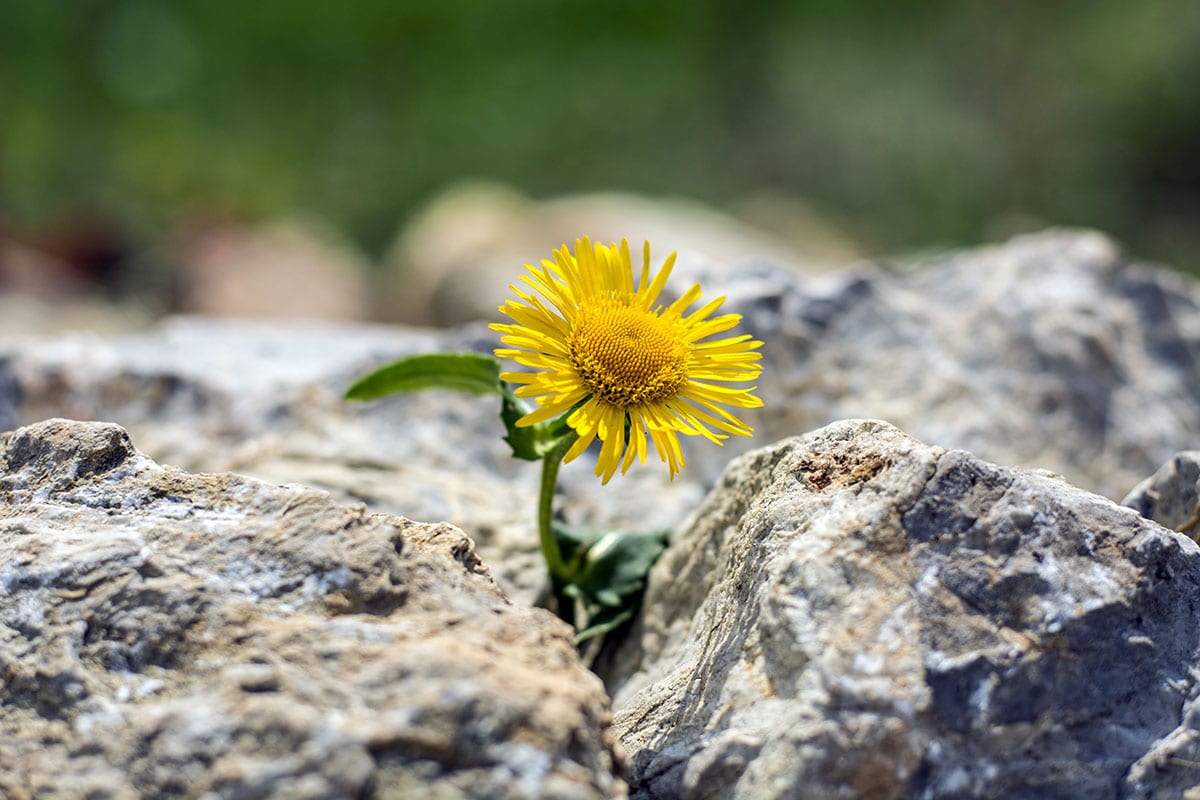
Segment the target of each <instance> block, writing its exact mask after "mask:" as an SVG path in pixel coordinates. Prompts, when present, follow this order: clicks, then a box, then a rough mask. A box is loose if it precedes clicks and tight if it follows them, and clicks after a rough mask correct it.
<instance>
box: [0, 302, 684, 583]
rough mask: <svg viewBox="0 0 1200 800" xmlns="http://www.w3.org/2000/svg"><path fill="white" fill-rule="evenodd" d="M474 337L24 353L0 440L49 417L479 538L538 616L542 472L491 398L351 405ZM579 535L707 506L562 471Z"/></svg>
mask: <svg viewBox="0 0 1200 800" xmlns="http://www.w3.org/2000/svg"><path fill="white" fill-rule="evenodd" d="M491 344H492V339H491V336H490V334H489V333H487V332H485V331H484V330H482V329H479V328H468V329H464V330H461V331H455V332H448V333H447V332H439V331H429V330H421V329H415V328H384V327H372V326H352V325H318V324H312V323H288V324H284V323H262V322H245V321H236V320H212V319H206V318H198V317H178V318H174V319H172V320H169V321H167V322H165V323H164V324H162V325H160V326H158V327H156V328H152V329H150V330H147V331H143V332H139V333H135V334H129V335H125V336H119V337H111V338H110V337H99V336H81V335H72V336H63V337H57V338H51V339H30V340H27V341H24V342H21V343H19V344H15V345H11V346H9V347H8V348H6V349H5V348H0V430H5V429H12V428H15V427H18V426H20V425H24V424H28V423H30V422H34V421H37V420H41V419H45V418H48V417H69V418H73V419H104V420H110V421H114V422H117V423H120V424H121V425H122V426H124V427H125V428H127V429H128V430H129V431H130V433H131V435H132V436H133V438H134V440H135V441H137V442H138V446H139V447H140V448H141V449H142V450H144V451H145V452H146V453H148V454H150V455H151V456H152V457H153V458H155V459H156V460H158V461H159V462H161V463H165V464H172V465H176V466H179V467H182V468H184V469H187V470H189V471H193V472H225V471H235V472H238V473H241V474H246V475H253V476H255V477H259V478H263V479H265V480H269V481H276V482H298V483H304V484H307V485H309V486H315V487H319V488H321V489H325V490H327V491H329V492H330V493H332V494H333V495H334V496H335V497H336V498H338V499H339V500H341V501H343V502H364V503H366V504H367V505H368V506H369V507H370V508H372V509H373V510H376V511H382V512H385V513H390V514H396V515H400V516H404V517H408V518H410V519H418V520H424V521H430V522H440V521H445V522H450V523H452V524H454V525H457V526H459V527H462V528H463V529H465V530H468V531H470V534H471V537H472V538H473V539H474V541H475V542H476V544H477V546H478V549H479V553H480V555H481V557H482V558H483V560H484V561H485V562H486V563H487V564H488V565H489V566H490V567H491V568H492V570H493V576H494V577H495V578H496V579H497V581H498V582H499V583H500V584H501V586H502V587H503V588H504V590H505V591H506V592H507V593H508V594H509V595H510V596H512V597H513V598H514V599H516V600H518V601H520V602H523V603H525V604H531V603H532V602H533V601H534V599H535V598H536V597H537V595H538V593H539V592H540V591H541V589H542V586H543V584H544V576H545V567H544V566H543V564H542V561H541V555H540V554H539V553H538V551H537V536H536V518H535V508H536V501H537V492H538V476H539V472H538V465H536V464H531V463H529V462H524V461H516V460H514V459H513V458H512V456H511V454H510V451H509V448H508V446H507V445H506V444H504V442H503V441H502V440H501V436H502V435H503V426H502V424H501V422H500V419H499V402H498V401H497V400H496V399H495V398H494V397H484V398H479V397H471V396H467V395H463V394H458V393H454V392H440V391H431V392H422V393H418V394H412V395H404V396H397V397H392V398H388V399H385V400H382V401H378V402H374V403H365V404H364V403H348V402H346V401H344V400H342V394H343V392H344V391H345V389H346V387H347V386H349V385H350V384H351V382H353V380H354V379H355V378H357V377H358V376H360V375H362V374H364V373H365V372H367V371H369V370H371V369H373V368H375V367H377V366H379V365H381V364H384V363H386V362H388V361H391V360H394V359H397V358H401V357H403V356H406V355H411V354H414V353H424V352H439V351H461V350H470V351H477V352H487V351H488V350H489V348H490V346H491ZM562 477H563V481H564V484H565V486H566V487H567V488H566V496H565V497H564V501H563V507H564V508H565V511H566V513H567V515H568V517H569V518H570V519H571V521H573V522H575V523H577V524H582V523H585V522H594V523H596V524H610V525H614V526H646V527H648V528H652V529H657V528H669V527H672V526H673V525H675V524H676V523H677V522H678V521H679V520H681V519H682V518H683V517H684V516H686V514H687V512H688V510H690V509H691V508H694V507H695V505H696V503H698V502H699V500H700V498H701V497H702V496H703V492H704V490H703V487H702V486H700V485H699V484H698V483H696V482H689V481H675V482H674V483H670V482H668V480H667V474H666V470H665V468H663V469H646V470H643V471H642V474H641V477H640V479H639V480H636V481H634V480H629V481H625V482H624V486H623V488H622V490H621V491H620V492H614V491H611V490H605V489H604V488H603V487H601V486H600V485H599V481H597V480H596V479H595V478H593V477H592V475H591V469H590V468H589V467H587V466H586V465H584V464H575V465H569V466H568V467H567V468H565V469H564V470H563V472H562Z"/></svg>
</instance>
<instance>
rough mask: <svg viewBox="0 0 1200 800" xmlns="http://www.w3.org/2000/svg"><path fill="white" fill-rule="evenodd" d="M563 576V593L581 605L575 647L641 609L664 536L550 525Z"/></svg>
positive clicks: (664, 542) (664, 545)
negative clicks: (582, 616)
mask: <svg viewBox="0 0 1200 800" xmlns="http://www.w3.org/2000/svg"><path fill="white" fill-rule="evenodd" d="M554 534H555V538H556V540H557V542H558V546H559V549H560V551H561V552H562V554H563V560H564V561H565V562H566V566H567V576H566V577H565V578H564V579H563V583H564V586H563V594H565V595H567V596H568V597H572V598H574V599H576V600H578V601H580V602H581V603H582V604H583V610H584V613H585V614H586V617H585V622H584V623H583V624H582V625H581V626H580V628H579V630H578V631H577V633H576V634H575V642H576V644H581V643H583V642H585V641H587V640H588V639H591V638H593V637H596V636H599V635H601V634H604V633H608V632H609V631H611V630H613V629H614V628H616V627H618V626H620V625H621V624H622V623H624V622H626V621H627V620H629V619H631V618H632V617H633V615H634V614H635V613H636V612H637V609H638V606H639V605H640V604H641V600H642V593H643V592H644V590H645V588H646V574H647V573H648V572H649V571H650V568H651V567H653V566H654V562H656V561H657V560H658V557H659V556H660V555H662V552H663V550H664V549H666V546H667V542H668V532H667V531H604V530H586V529H576V528H569V527H567V526H565V525H558V524H556V525H555V526H554Z"/></svg>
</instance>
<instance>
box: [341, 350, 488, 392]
mask: <svg viewBox="0 0 1200 800" xmlns="http://www.w3.org/2000/svg"><path fill="white" fill-rule="evenodd" d="M420 389H455V390H457V391H460V392H469V393H471V394H480V395H484V394H501V393H502V392H503V390H504V386H503V383H502V382H501V381H500V362H499V361H497V360H496V359H495V358H494V357H492V356H483V355H478V354H476V353H428V354H424V355H417V356H409V357H408V358H402V359H400V360H399V361H394V362H392V363H391V364H388V365H386V366H383V367H380V368H379V369H377V370H375V371H374V372H372V373H370V374H368V375H364V376H363V377H361V378H359V379H358V380H357V381H355V382H354V383H353V384H352V385H351V386H350V388H349V389H347V390H346V399H347V400H375V399H377V398H380V397H386V396H387V395H389V394H396V393H397V392H415V391H418V390H420Z"/></svg>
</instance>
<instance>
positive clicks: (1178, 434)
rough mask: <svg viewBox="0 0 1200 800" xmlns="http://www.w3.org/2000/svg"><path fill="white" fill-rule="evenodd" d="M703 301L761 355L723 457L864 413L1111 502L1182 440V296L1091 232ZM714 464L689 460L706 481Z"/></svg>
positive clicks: (1187, 404)
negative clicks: (743, 427)
mask: <svg viewBox="0 0 1200 800" xmlns="http://www.w3.org/2000/svg"><path fill="white" fill-rule="evenodd" d="M715 288H716V290H717V291H720V292H723V293H726V294H728V295H729V304H728V305H729V306H730V307H731V308H732V309H733V310H736V311H740V312H741V313H742V314H743V315H745V327H746V328H747V329H748V330H749V331H750V332H752V333H754V334H755V335H756V336H757V337H758V338H760V339H762V340H763V341H764V342H766V347H765V348H764V358H765V364H766V369H765V370H764V371H763V375H762V378H761V380H760V382H759V385H760V387H761V391H762V395H763V398H764V400H765V402H766V406H765V408H764V409H763V410H762V412H761V413H760V414H758V415H756V416H755V417H754V418H753V419H754V421H755V422H757V423H758V425H759V431H758V434H759V435H758V437H756V441H755V442H751V443H746V442H742V441H736V442H733V443H731V444H732V445H733V446H734V447H735V448H737V449H739V450H740V449H750V447H752V446H755V445H761V444H765V443H768V442H772V441H776V440H778V439H780V438H783V437H785V436H793V435H795V434H797V433H801V432H803V431H808V430H813V429H815V428H817V427H820V426H821V425H824V424H826V423H828V422H831V421H833V420H836V419H849V418H854V417H872V418H878V419H886V420H887V421H889V422H891V423H893V424H895V425H897V426H898V427H900V428H901V429H903V430H905V431H907V432H908V433H910V434H912V435H914V436H916V437H918V438H919V439H921V440H923V441H926V442H929V443H931V444H937V445H940V446H943V447H953V448H961V449H964V450H968V451H970V452H972V453H974V454H976V455H978V456H980V457H981V458H985V459H988V460H990V461H994V462H996V463H999V464H1010V465H1020V466H1027V467H1033V468H1043V469H1049V470H1052V471H1054V472H1057V473H1060V474H1062V475H1063V476H1065V477H1066V478H1067V479H1068V480H1069V481H1071V482H1072V483H1074V484H1075V485H1076V486H1081V487H1084V488H1087V489H1091V490H1093V491H1095V492H1097V493H1099V494H1103V495H1106V496H1108V497H1111V498H1114V499H1117V498H1120V497H1123V496H1124V495H1125V494H1126V493H1128V492H1129V490H1130V489H1131V488H1132V487H1133V486H1134V485H1135V484H1136V483H1137V482H1138V481H1140V480H1141V479H1142V478H1144V477H1145V476H1146V475H1148V474H1150V473H1151V472H1153V471H1154V470H1155V469H1157V467H1158V466H1159V465H1160V464H1162V463H1163V462H1164V461H1166V460H1167V459H1168V458H1170V457H1171V455H1172V454H1173V453H1175V452H1178V451H1180V450H1186V449H1190V448H1193V447H1195V446H1196V444H1195V443H1196V442H1200V287H1198V286H1197V284H1196V283H1195V282H1194V281H1191V280H1189V279H1187V278H1185V277H1183V276H1181V275H1178V274H1175V273H1171V272H1169V271H1167V270H1163V269H1153V268H1149V267H1145V266H1140V265H1138V264H1135V263H1133V262H1131V261H1130V260H1129V259H1128V258H1126V257H1125V256H1123V255H1122V254H1121V253H1120V252H1119V250H1118V249H1117V247H1116V246H1115V245H1114V244H1113V243H1112V242H1111V241H1110V240H1108V239H1107V238H1105V237H1104V236H1102V235H1100V234H1094V233H1081V232H1073V231H1048V232H1045V233H1042V234H1037V235H1030V236H1023V237H1018V238H1015V239H1013V240H1011V241H1009V242H1006V243H1004V244H1001V245H997V246H994V247H985V248H979V249H976V250H968V251H964V252H962V253H959V254H956V255H952V256H949V257H941V258H938V259H936V260H933V261H932V262H931V263H928V264H924V265H921V266H920V267H919V268H915V267H908V268H896V269H892V270H884V269H877V270H868V271H858V272H855V273H851V274H848V275H844V276H839V277H833V278H828V279H824V280H818V279H803V278H798V277H795V276H789V275H786V274H784V273H780V272H778V271H767V270H764V271H763V272H761V273H759V274H757V275H756V274H754V273H753V272H749V271H748V272H745V273H743V274H742V275H741V277H739V278H735V279H731V280H729V281H728V282H726V283H724V284H722V285H720V286H717V287H715ZM729 458H730V453H729V452H723V453H722V452H714V451H713V450H712V449H711V448H710V449H707V450H704V451H701V452H700V453H698V457H697V459H695V460H696V461H697V462H700V461H701V460H703V462H704V463H705V465H706V466H707V471H708V472H709V473H710V474H712V475H713V476H714V477H715V475H716V474H719V471H720V469H721V467H723V466H724V464H725V463H727V462H728V459H729Z"/></svg>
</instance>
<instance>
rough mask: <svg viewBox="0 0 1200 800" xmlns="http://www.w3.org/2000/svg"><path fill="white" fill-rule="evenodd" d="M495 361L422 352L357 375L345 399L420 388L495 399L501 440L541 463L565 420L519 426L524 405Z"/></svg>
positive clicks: (565, 431) (517, 454) (515, 451)
mask: <svg viewBox="0 0 1200 800" xmlns="http://www.w3.org/2000/svg"><path fill="white" fill-rule="evenodd" d="M500 369H501V367H500V362H499V361H498V360H497V359H496V358H495V357H494V356H484V355H479V354H477V353H422V354H420V355H415V356H408V357H407V358H402V359H400V360H399V361H393V362H392V363H391V364H386V365H384V366H382V367H380V368H379V369H376V370H374V371H373V372H371V373H369V374H367V375H364V376H362V377H361V378H359V379H358V380H356V381H355V382H354V383H353V384H351V385H350V388H349V389H347V390H346V394H345V397H346V399H347V400H378V399H379V398H381V397H387V396H388V395H392V394H399V393H402V392H416V391H420V390H422V389H453V390H455V391H459V392H467V393H468V394H474V395H489V394H498V395H500V419H501V421H502V422H503V423H504V429H505V431H506V433H505V435H504V441H506V442H508V444H509V447H511V448H512V451H513V456H514V457H516V458H520V459H524V460H526V461H540V460H542V458H544V457H545V456H546V454H547V453H549V452H550V451H552V450H553V449H554V448H555V447H556V446H557V445H558V443H559V442H561V441H562V439H563V437H564V436H567V435H569V434H570V428H568V427H567V424H566V420H565V419H558V420H550V421H549V422H540V423H538V424H536V425H527V426H518V425H517V420H519V419H520V418H521V417H523V416H525V415H526V414H528V413H529V411H530V409H529V407H528V406H527V405H526V404H525V403H524V402H523V401H522V400H521V399H520V398H519V397H517V396H516V395H514V394H513V391H512V388H511V387H510V386H509V385H508V384H506V383H505V382H504V381H502V380H500Z"/></svg>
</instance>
